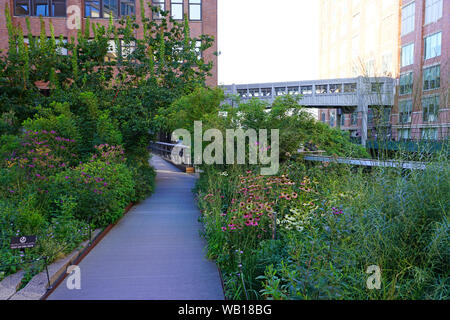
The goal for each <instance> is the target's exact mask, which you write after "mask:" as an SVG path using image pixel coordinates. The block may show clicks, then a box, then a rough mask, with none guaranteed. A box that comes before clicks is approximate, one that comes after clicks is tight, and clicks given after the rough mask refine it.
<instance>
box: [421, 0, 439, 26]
mask: <svg viewBox="0 0 450 320" xmlns="http://www.w3.org/2000/svg"><path fill="white" fill-rule="evenodd" d="M442 3H443V1H442V0H427V1H426V3H425V24H429V23H432V22H436V21H438V20H439V19H440V18H441V17H442Z"/></svg>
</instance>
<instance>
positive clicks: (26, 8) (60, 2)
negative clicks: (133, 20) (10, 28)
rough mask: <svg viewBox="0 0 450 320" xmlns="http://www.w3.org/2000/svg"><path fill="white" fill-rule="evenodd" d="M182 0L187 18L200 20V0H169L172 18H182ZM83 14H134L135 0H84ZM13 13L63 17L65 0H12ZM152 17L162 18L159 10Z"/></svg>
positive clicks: (159, 0) (157, 1)
mask: <svg viewBox="0 0 450 320" xmlns="http://www.w3.org/2000/svg"><path fill="white" fill-rule="evenodd" d="M184 1H188V3H189V20H191V21H201V20H202V0H171V1H170V13H171V16H172V18H173V19H175V20H182V19H183V18H184ZM152 4H153V5H154V6H156V7H159V8H160V9H161V10H163V11H165V10H166V4H165V1H164V0H153V1H152ZM84 9H85V11H84V12H85V16H86V17H90V18H109V17H113V18H118V17H122V16H129V15H134V14H135V0H86V1H84ZM14 15H16V16H43V17H65V16H66V0H14ZM153 18H154V19H160V18H162V16H161V13H160V12H154V13H153Z"/></svg>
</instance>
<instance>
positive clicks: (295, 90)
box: [288, 87, 299, 95]
mask: <svg viewBox="0 0 450 320" xmlns="http://www.w3.org/2000/svg"><path fill="white" fill-rule="evenodd" d="M298 93H299V91H298V87H288V94H290V95H297V94H298Z"/></svg>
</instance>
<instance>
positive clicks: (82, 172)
mask: <svg viewBox="0 0 450 320" xmlns="http://www.w3.org/2000/svg"><path fill="white" fill-rule="evenodd" d="M50 193H51V195H52V198H56V199H59V198H61V197H62V196H64V195H66V196H69V197H70V198H72V199H73V201H75V202H76V204H77V206H76V209H75V210H74V216H75V217H76V218H77V219H80V220H83V221H89V223H92V224H93V225H95V226H96V227H104V226H107V225H109V224H111V223H114V222H116V221H117V220H118V219H119V218H120V217H121V216H122V215H123V210H124V208H125V207H126V206H127V205H128V204H129V203H130V202H131V201H132V200H134V197H135V195H134V182H133V179H132V174H131V172H130V170H129V169H128V168H127V167H126V165H125V164H123V163H111V162H104V161H101V160H95V161H93V162H89V163H85V164H81V165H79V166H77V167H76V168H74V169H73V170H68V171H65V172H61V173H59V174H57V175H56V176H55V179H54V182H53V184H52V189H51V191H50Z"/></svg>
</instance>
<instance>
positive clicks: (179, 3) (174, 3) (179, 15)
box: [152, 0, 202, 21]
mask: <svg viewBox="0 0 450 320" xmlns="http://www.w3.org/2000/svg"><path fill="white" fill-rule="evenodd" d="M184 1H185V0H171V1H170V14H171V16H172V18H173V19H175V20H183V19H184ZM186 1H189V20H191V21H201V20H202V0H186ZM152 4H153V5H154V6H157V7H159V8H160V9H161V11H166V3H165V0H153V1H152ZM153 18H154V19H161V18H162V16H161V14H160V13H158V12H154V13H153Z"/></svg>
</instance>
